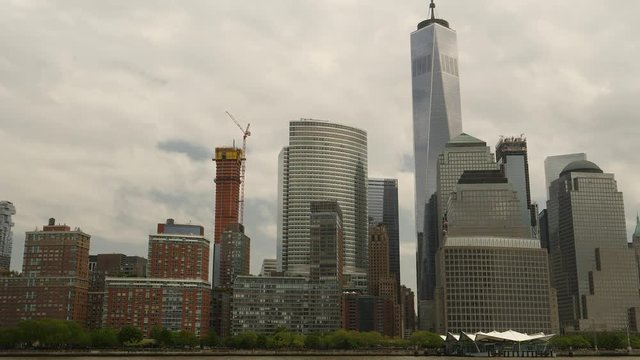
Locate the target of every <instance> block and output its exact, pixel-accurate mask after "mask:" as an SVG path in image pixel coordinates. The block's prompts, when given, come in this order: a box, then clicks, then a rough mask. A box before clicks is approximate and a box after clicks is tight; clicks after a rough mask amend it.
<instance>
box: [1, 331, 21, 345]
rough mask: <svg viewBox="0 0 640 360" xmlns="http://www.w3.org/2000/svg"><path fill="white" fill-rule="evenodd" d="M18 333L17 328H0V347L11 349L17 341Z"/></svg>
mask: <svg viewBox="0 0 640 360" xmlns="http://www.w3.org/2000/svg"><path fill="white" fill-rule="evenodd" d="M19 339H20V334H19V333H18V330H17V329H13V328H5V329H0V349H12V348H14V347H15V346H16V344H17V343H18V342H19Z"/></svg>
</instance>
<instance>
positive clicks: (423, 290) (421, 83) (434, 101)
mask: <svg viewBox="0 0 640 360" xmlns="http://www.w3.org/2000/svg"><path fill="white" fill-rule="evenodd" d="M447 25H448V23H447V22H446V21H443V20H440V19H435V20H433V21H429V20H427V21H423V22H422V23H421V24H420V25H419V27H418V30H416V31H414V32H413V33H411V75H412V83H411V88H412V99H413V144H414V160H415V184H416V193H415V194H416V204H415V217H416V218H415V219H416V232H417V241H418V247H417V249H418V252H417V254H416V255H417V256H416V261H417V264H416V265H417V269H416V270H417V277H418V299H421V300H422V299H429V298H432V292H431V291H428V290H429V287H428V286H427V283H426V280H427V278H429V276H427V273H428V272H429V270H428V269H429V267H430V261H428V258H429V257H430V256H431V257H432V255H429V247H428V246H427V244H426V243H427V242H429V241H433V237H432V236H430V235H429V226H430V225H433V223H434V222H433V218H435V216H436V214H435V213H433V212H432V211H431V212H429V211H428V210H429V209H433V204H432V206H428V205H427V203H428V201H429V199H430V198H431V196H432V195H433V194H434V193H435V192H436V174H437V173H436V169H437V163H438V156H439V155H440V154H441V153H442V151H443V150H444V147H445V144H446V143H447V141H449V140H450V139H451V138H452V137H454V136H456V135H458V134H460V133H461V132H462V116H461V110H460V83H459V78H458V76H459V69H458V49H457V39H456V32H455V31H454V30H452V29H450V28H449V27H448V26H447ZM431 268H433V266H431Z"/></svg>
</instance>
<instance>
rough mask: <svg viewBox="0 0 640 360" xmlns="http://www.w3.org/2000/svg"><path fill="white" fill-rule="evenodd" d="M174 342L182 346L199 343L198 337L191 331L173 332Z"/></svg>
mask: <svg viewBox="0 0 640 360" xmlns="http://www.w3.org/2000/svg"><path fill="white" fill-rule="evenodd" d="M173 343H174V345H175V346H177V347H180V348H193V347H196V346H197V345H198V338H197V337H196V335H195V334H194V333H192V332H191V331H185V330H181V331H177V332H175V333H173Z"/></svg>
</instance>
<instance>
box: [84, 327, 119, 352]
mask: <svg viewBox="0 0 640 360" xmlns="http://www.w3.org/2000/svg"><path fill="white" fill-rule="evenodd" d="M118 343H119V341H118V331H117V330H115V329H109V328H104V329H96V330H94V331H93V332H92V333H91V346H92V347H94V348H96V349H112V348H115V347H117V346H118Z"/></svg>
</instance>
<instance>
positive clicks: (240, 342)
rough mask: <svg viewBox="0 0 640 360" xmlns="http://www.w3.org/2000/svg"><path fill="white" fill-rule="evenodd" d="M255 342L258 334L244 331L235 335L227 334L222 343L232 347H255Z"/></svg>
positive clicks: (256, 342)
mask: <svg viewBox="0 0 640 360" xmlns="http://www.w3.org/2000/svg"><path fill="white" fill-rule="evenodd" d="M257 344H258V335H256V333H254V332H252V331H249V332H244V333H241V334H238V335H236V336H229V337H227V338H225V339H224V345H225V346H226V347H230V348H234V349H255V348H256V346H257Z"/></svg>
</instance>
